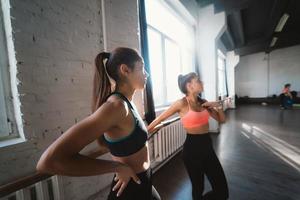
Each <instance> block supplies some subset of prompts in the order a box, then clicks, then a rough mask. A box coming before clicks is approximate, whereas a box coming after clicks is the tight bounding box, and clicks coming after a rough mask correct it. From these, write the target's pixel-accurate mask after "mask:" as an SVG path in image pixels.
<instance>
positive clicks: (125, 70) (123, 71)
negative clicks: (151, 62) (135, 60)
mask: <svg viewBox="0 0 300 200" xmlns="http://www.w3.org/2000/svg"><path fill="white" fill-rule="evenodd" d="M129 72H131V70H130V69H129V67H128V66H127V65H125V64H121V65H120V73H121V74H122V75H127V74H128V73H129Z"/></svg>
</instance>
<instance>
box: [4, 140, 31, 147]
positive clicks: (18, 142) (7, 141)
mask: <svg viewBox="0 0 300 200" xmlns="http://www.w3.org/2000/svg"><path fill="white" fill-rule="evenodd" d="M26 141H27V140H24V139H23V138H13V139H7V140H4V141H0V148H5V147H8V146H11V145H16V144H20V143H25V142H26Z"/></svg>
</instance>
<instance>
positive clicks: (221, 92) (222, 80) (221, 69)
mask: <svg viewBox="0 0 300 200" xmlns="http://www.w3.org/2000/svg"><path fill="white" fill-rule="evenodd" d="M226 82H227V81H226V60H225V56H224V55H223V53H222V52H221V51H220V50H218V96H219V97H221V98H222V99H223V98H224V97H225V96H227V83H226Z"/></svg>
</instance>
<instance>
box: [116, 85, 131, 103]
mask: <svg viewBox="0 0 300 200" xmlns="http://www.w3.org/2000/svg"><path fill="white" fill-rule="evenodd" d="M115 91H116V92H120V93H121V94H123V95H124V96H125V97H126V98H127V99H128V100H129V101H131V100H132V97H133V95H134V92H135V89H134V88H132V87H131V86H130V85H128V84H119V85H116V89H115Z"/></svg>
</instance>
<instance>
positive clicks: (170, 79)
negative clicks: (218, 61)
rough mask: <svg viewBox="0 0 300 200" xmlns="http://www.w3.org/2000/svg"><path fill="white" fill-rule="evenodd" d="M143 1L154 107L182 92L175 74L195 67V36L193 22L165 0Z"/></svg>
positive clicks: (193, 69)
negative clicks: (177, 12) (169, 5)
mask: <svg viewBox="0 0 300 200" xmlns="http://www.w3.org/2000/svg"><path fill="white" fill-rule="evenodd" d="M145 3H146V18H147V32H148V47H149V60H150V69H151V77H152V89H153V99H154V104H155V107H156V108H157V107H161V106H166V105H169V104H170V103H172V102H174V101H175V100H176V99H178V98H180V97H181V96H182V94H181V93H180V90H179V88H178V84H177V77H178V75H179V74H186V73H189V72H192V71H195V62H194V60H195V50H194V49H195V48H194V41H195V39H194V37H195V36H194V29H193V26H192V25H189V24H188V23H187V22H185V21H184V20H183V19H182V18H181V17H179V16H178V15H177V14H176V13H175V12H174V10H172V9H170V8H169V7H168V6H167V5H166V3H165V2H164V1H162V0H151V1H145ZM157 13H159V15H158V14H157Z"/></svg>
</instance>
